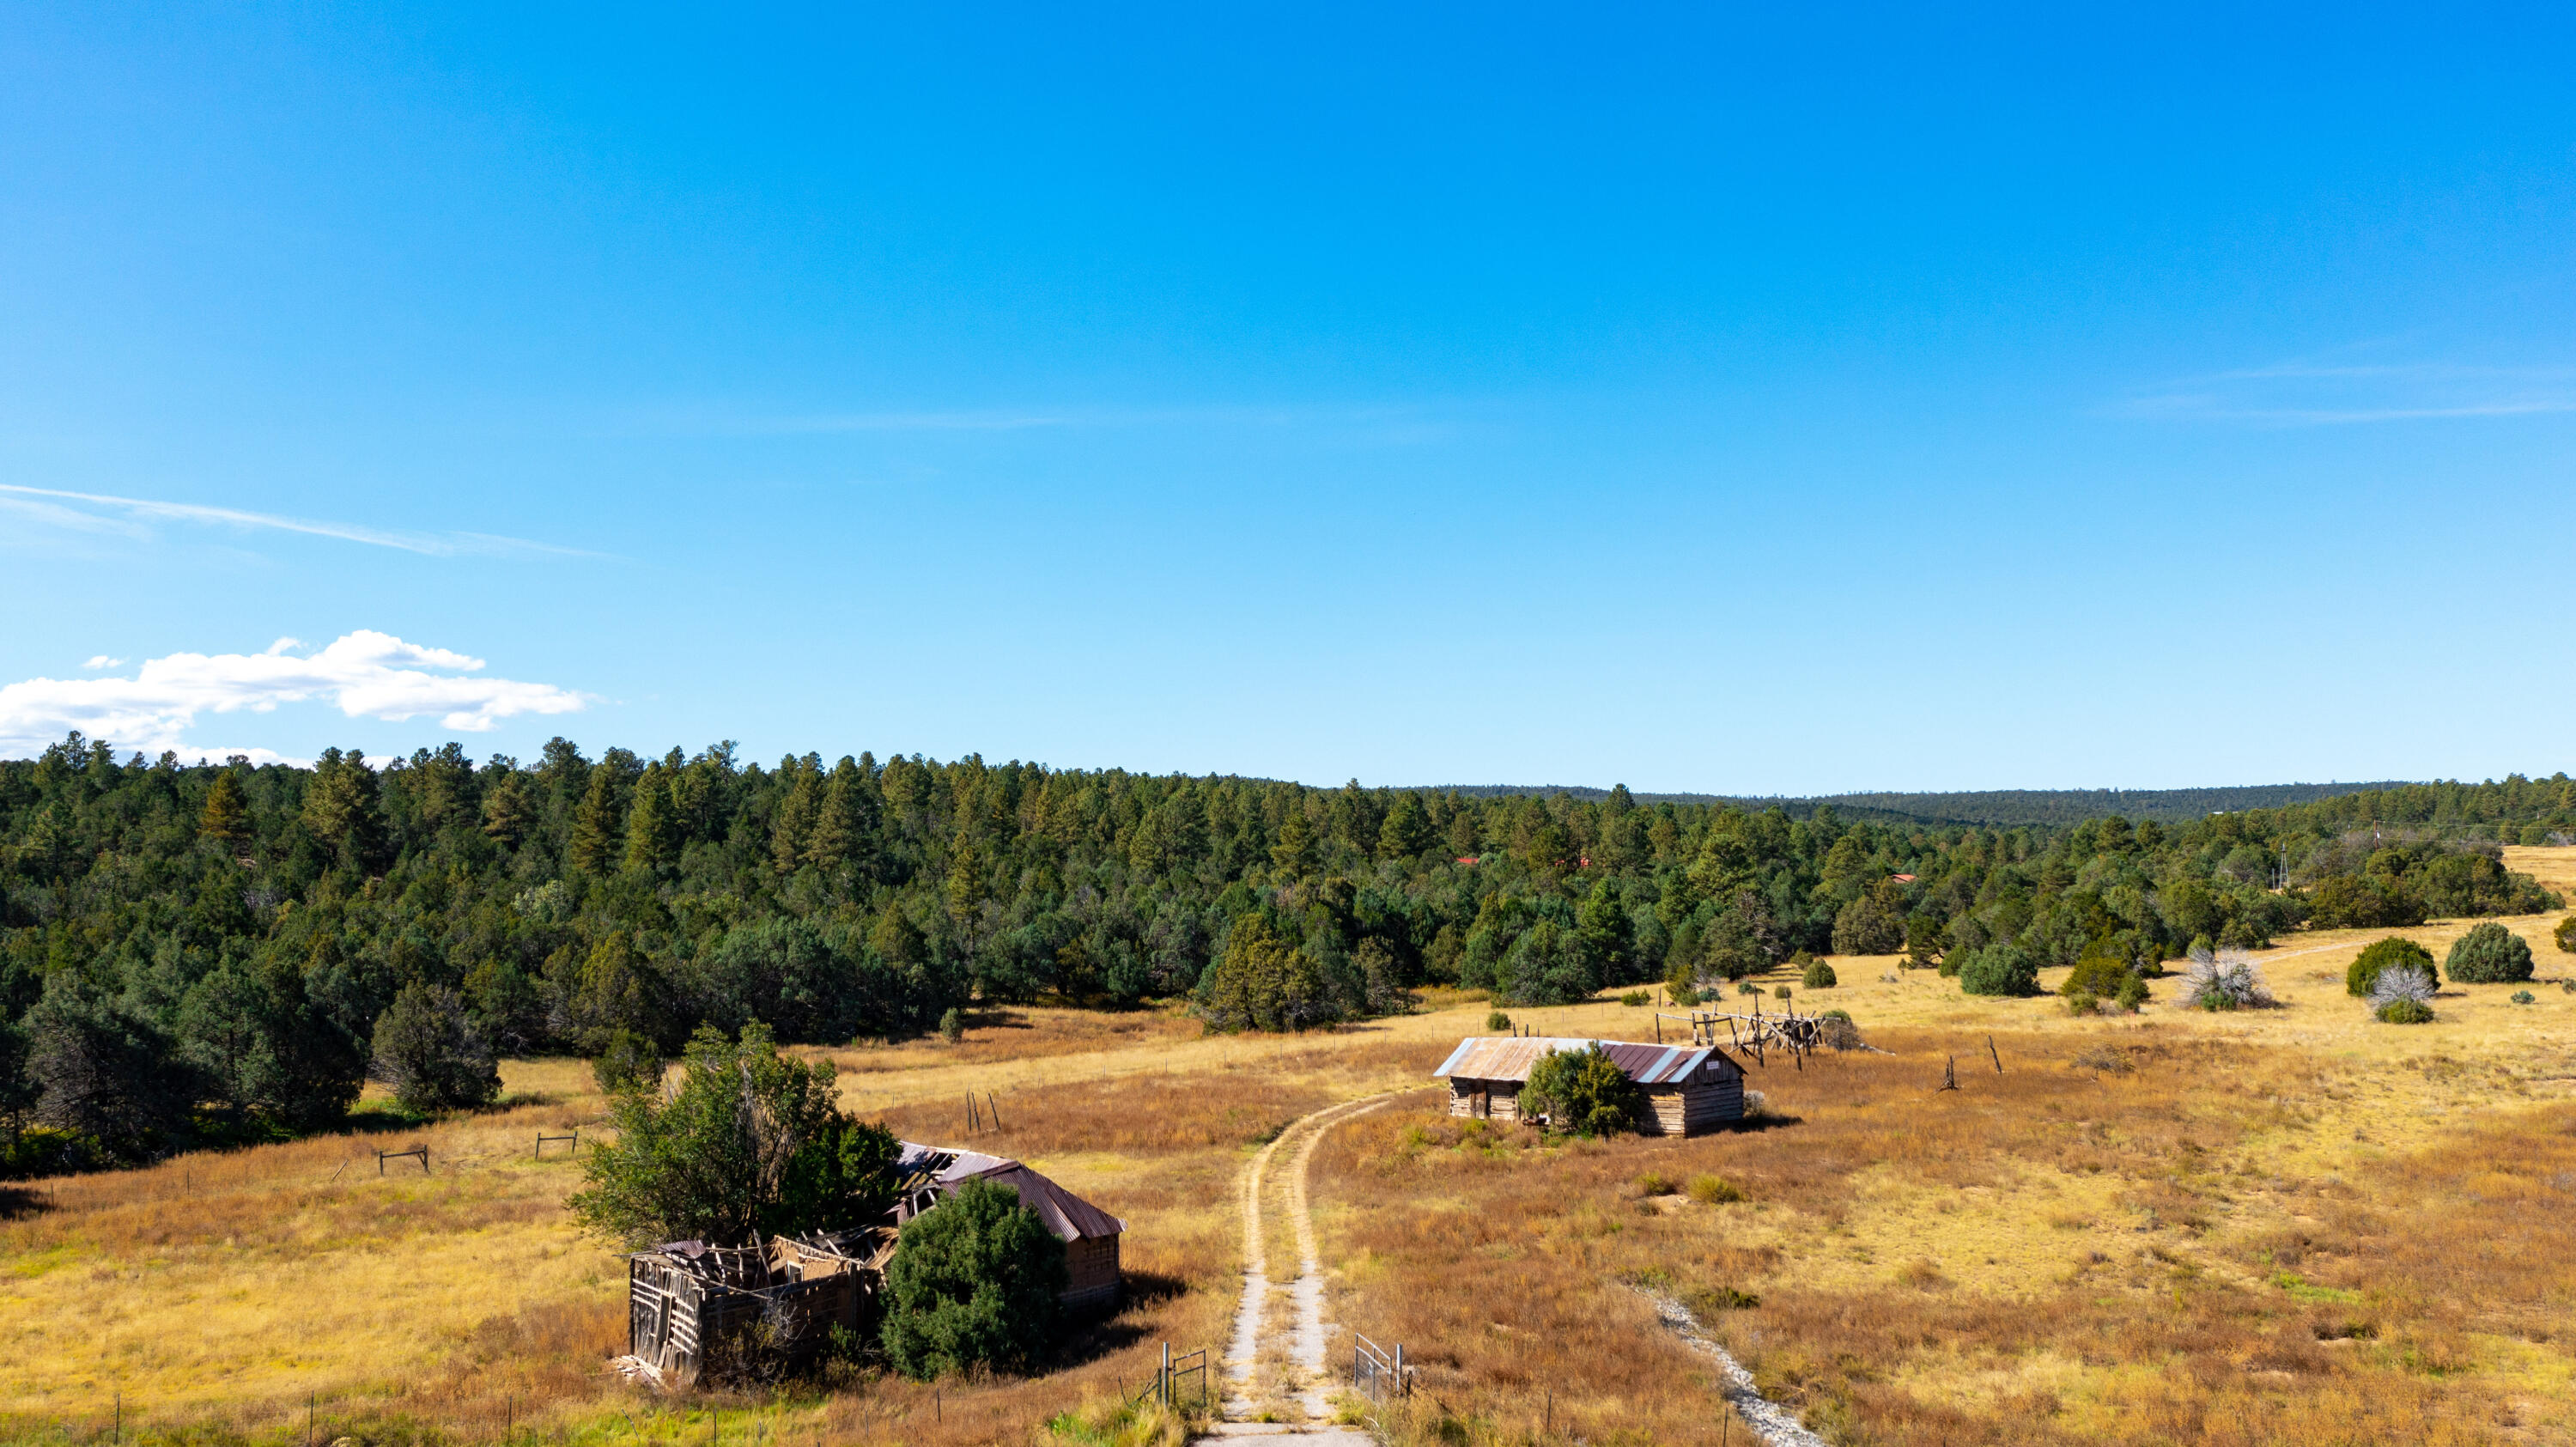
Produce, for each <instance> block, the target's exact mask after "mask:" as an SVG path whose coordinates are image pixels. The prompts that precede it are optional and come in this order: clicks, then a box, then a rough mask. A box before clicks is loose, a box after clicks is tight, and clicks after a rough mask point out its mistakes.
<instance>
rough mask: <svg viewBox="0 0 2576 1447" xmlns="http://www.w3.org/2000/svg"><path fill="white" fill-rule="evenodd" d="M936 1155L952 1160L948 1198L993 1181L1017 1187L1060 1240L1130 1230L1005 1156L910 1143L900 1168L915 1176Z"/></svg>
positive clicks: (946, 1179) (946, 1176) (943, 1182)
mask: <svg viewBox="0 0 2576 1447" xmlns="http://www.w3.org/2000/svg"><path fill="white" fill-rule="evenodd" d="M933 1155H942V1156H947V1157H949V1158H950V1160H949V1162H948V1164H947V1165H945V1166H942V1167H940V1169H939V1172H938V1174H937V1176H936V1177H935V1179H936V1180H937V1181H938V1182H939V1189H940V1191H941V1192H942V1193H943V1194H954V1193H955V1192H956V1190H957V1188H958V1187H959V1186H962V1185H964V1184H966V1183H967V1182H968V1181H978V1180H981V1181H991V1182H992V1183H993V1184H995V1185H997V1186H1009V1187H1012V1188H1013V1189H1015V1190H1017V1191H1018V1192H1019V1193H1020V1204H1021V1205H1023V1206H1026V1207H1028V1208H1029V1209H1030V1210H1032V1211H1035V1212H1037V1213H1038V1219H1039V1220H1040V1221H1043V1222H1045V1223H1046V1228H1047V1230H1048V1231H1049V1232H1051V1233H1053V1234H1054V1236H1055V1238H1056V1239H1057V1240H1059V1241H1073V1240H1078V1239H1081V1238H1084V1237H1100V1236H1115V1235H1117V1234H1118V1233H1120V1232H1121V1231H1124V1230H1126V1229H1127V1223H1126V1222H1124V1221H1121V1220H1119V1219H1118V1218H1117V1217H1115V1216H1112V1215H1110V1214H1109V1213H1108V1212H1106V1211H1103V1210H1101V1209H1100V1208H1099V1207H1098V1206H1095V1205H1093V1204H1091V1203H1090V1202H1089V1201H1086V1200H1084V1199H1082V1198H1081V1197H1080V1196H1077V1195H1075V1194H1074V1193H1073V1192H1071V1191H1068V1190H1066V1189H1065V1188H1064V1187H1062V1186H1059V1185H1057V1184H1056V1183H1055V1182H1053V1181H1050V1180H1048V1179H1047V1178H1046V1177H1044V1176H1041V1175H1039V1174H1038V1173H1037V1172H1035V1171H1033V1170H1030V1169H1029V1168H1028V1167H1027V1166H1024V1165H1022V1164H1020V1163H1019V1162H1018V1161H1015V1160H1011V1159H1009V1158H1007V1157H1004V1156H988V1155H985V1154H984V1153H983V1152H981V1151H961V1150H953V1149H950V1148H949V1147H946V1146H925V1145H916V1144H914V1143H913V1142H911V1141H905V1142H903V1154H902V1155H901V1156H900V1157H899V1158H898V1164H897V1169H898V1170H900V1171H902V1172H905V1173H910V1172H911V1171H914V1170H917V1169H919V1168H920V1167H921V1166H923V1165H924V1164H926V1163H927V1162H928V1160H929V1158H930V1157H931V1156H933Z"/></svg>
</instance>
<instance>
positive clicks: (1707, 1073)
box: [1431, 1036, 1744, 1136]
mask: <svg viewBox="0 0 2576 1447" xmlns="http://www.w3.org/2000/svg"><path fill="white" fill-rule="evenodd" d="M1595 1045H1598V1046H1600V1047H1601V1048H1602V1050H1604V1051H1605V1052H1607V1053H1608V1054H1609V1056H1610V1061H1611V1063H1612V1064H1614V1065H1616V1066H1618V1067H1619V1068H1620V1070H1622V1071H1623V1072H1625V1073H1626V1074H1627V1077H1628V1078H1629V1079H1630V1080H1633V1081H1635V1082H1636V1083H1637V1088H1638V1089H1639V1090H1642V1091H1644V1092H1645V1096H1646V1111H1645V1114H1644V1115H1643V1116H1642V1117H1641V1118H1640V1119H1639V1120H1638V1122H1637V1128H1638V1129H1639V1130H1640V1131H1642V1132H1644V1133H1645V1134H1647V1135H1685V1136H1687V1135H1699V1134H1702V1133H1704V1132H1707V1131H1712V1130H1715V1129H1717V1128H1718V1127H1719V1126H1721V1125H1723V1124H1725V1123H1726V1122H1728V1121H1731V1120H1741V1119H1743V1118H1744V1071H1743V1069H1742V1068H1741V1067H1739V1066H1737V1065H1736V1063H1735V1062H1734V1060H1732V1059H1730V1058H1729V1057H1728V1056H1727V1054H1726V1052H1725V1051H1723V1050H1720V1049H1718V1048H1717V1047H1716V1046H1714V1045H1640V1044H1636V1043H1634V1042H1631V1041H1626V1040H1574V1039H1561V1038H1551V1037H1546V1036H1510V1037H1490V1036H1489V1037H1479V1038H1475V1039H1468V1040H1461V1041H1459V1042H1458V1048H1457V1049H1456V1050H1455V1051H1453V1052H1451V1054H1450V1056H1449V1058H1448V1059H1447V1060H1446V1061H1444V1062H1442V1063H1441V1066H1440V1068H1439V1069H1438V1070H1435V1071H1433V1072H1431V1075H1432V1078H1433V1079H1435V1080H1440V1079H1445V1080H1447V1081H1448V1082H1449V1113H1450V1114H1451V1115H1463V1116H1472V1117H1474V1118H1476V1119H1479V1120H1518V1119H1520V1118H1521V1109H1520V1096H1521V1089H1522V1087H1524V1086H1526V1085H1528V1084H1529V1076H1530V1067H1531V1066H1533V1065H1536V1064H1538V1062H1539V1061H1540V1060H1541V1059H1542V1058H1544V1057H1545V1056H1547V1055H1549V1054H1551V1053H1552V1052H1555V1051H1558V1050H1589V1049H1591V1048H1592V1047H1593V1046H1595Z"/></svg>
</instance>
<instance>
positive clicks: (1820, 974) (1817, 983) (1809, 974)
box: [1798, 960, 1835, 990]
mask: <svg viewBox="0 0 2576 1447" xmlns="http://www.w3.org/2000/svg"><path fill="white" fill-rule="evenodd" d="M1798 983H1799V984H1801V985H1804V986H1806V987H1807V988H1808V989H1810V990H1830V989H1832V988H1833V987H1834V984H1835V980H1834V967H1833V966H1832V965H1829V964H1827V963H1825V962H1824V961H1823V960H1814V961H1810V962H1809V963H1808V965H1807V971H1806V973H1805V974H1803V975H1801V976H1800V977H1799V979H1798Z"/></svg>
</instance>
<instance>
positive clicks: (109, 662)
mask: <svg viewBox="0 0 2576 1447" xmlns="http://www.w3.org/2000/svg"><path fill="white" fill-rule="evenodd" d="M124 666H125V660H124V659H122V658H110V657H108V656H107V655H106V654H104V653H100V654H95V655H93V656H92V657H91V658H90V661H89V662H87V663H84V664H82V665H81V667H83V668H123V667H124Z"/></svg>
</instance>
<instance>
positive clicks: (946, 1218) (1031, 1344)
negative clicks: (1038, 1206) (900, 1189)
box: [884, 1181, 1068, 1381]
mask: <svg viewBox="0 0 2576 1447" xmlns="http://www.w3.org/2000/svg"><path fill="white" fill-rule="evenodd" d="M1067 1279H1068V1276H1067V1272H1066V1268H1065V1260H1064V1243H1063V1242H1061V1241H1058V1240H1057V1239H1055V1237H1054V1235H1053V1234H1051V1233H1050V1232H1049V1231H1048V1230H1047V1228H1046V1223H1045V1222H1043V1221H1040V1220H1039V1219H1038V1217H1037V1213H1036V1212H1034V1211H1031V1210H1030V1209H1028V1208H1027V1207H1026V1206H1023V1205H1021V1204H1020V1193H1019V1192H1017V1191H1015V1190H1013V1189H1011V1188H1010V1187H1009V1186H997V1185H994V1184H993V1183H992V1182H990V1181H968V1182H966V1183H965V1184H964V1185H963V1186H961V1187H959V1188H958V1190H957V1193H956V1194H955V1195H953V1196H950V1197H949V1198H948V1199H947V1200H945V1201H942V1202H940V1203H939V1204H938V1205H936V1206H933V1207H932V1208H930V1209H929V1210H928V1211H925V1212H923V1213H921V1214H920V1215H918V1216H915V1217H913V1218H912V1219H911V1220H910V1221H907V1222H905V1223H904V1227H903V1235H902V1236H901V1237H900V1238H898V1239H897V1240H896V1242H895V1248H894V1259H893V1260H892V1261H890V1262H888V1263H887V1264H886V1316H885V1329H884V1340H885V1348H886V1355H887V1356H888V1357H890V1358H892V1359H893V1361H894V1366H895V1370H897V1371H900V1372H902V1373H903V1374H904V1375H906V1376H908V1377H914V1378H918V1379H921V1380H924V1381H926V1380H928V1379H930V1378H932V1377H939V1376H946V1375H948V1374H950V1373H952V1372H962V1371H965V1370H967V1369H969V1368H971V1367H976V1366H992V1367H998V1368H1001V1369H1002V1370H1005V1371H1023V1372H1024V1371H1027V1370H1029V1369H1030V1368H1032V1367H1034V1366H1036V1365H1037V1364H1038V1363H1039V1362H1040V1361H1042V1360H1044V1358H1045V1356H1046V1352H1047V1349H1048V1347H1049V1346H1050V1345H1051V1344H1052V1343H1053V1342H1054V1340H1055V1338H1056V1334H1057V1330H1058V1324H1059V1323H1060V1322H1061V1321H1062V1320H1063V1316H1064V1289H1065V1283H1066V1281H1067Z"/></svg>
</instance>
